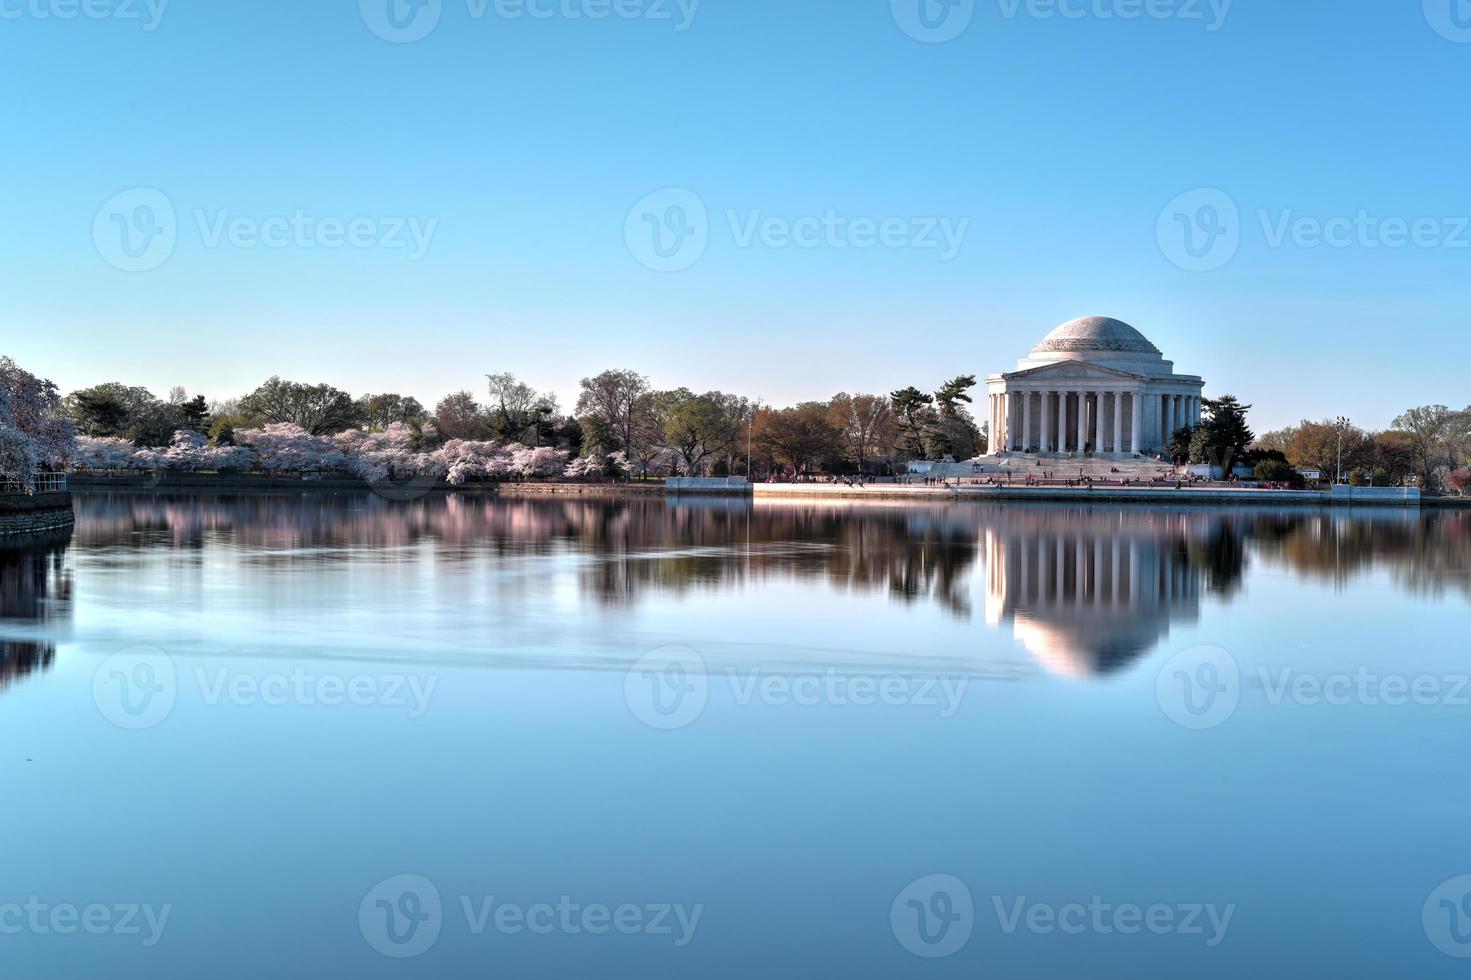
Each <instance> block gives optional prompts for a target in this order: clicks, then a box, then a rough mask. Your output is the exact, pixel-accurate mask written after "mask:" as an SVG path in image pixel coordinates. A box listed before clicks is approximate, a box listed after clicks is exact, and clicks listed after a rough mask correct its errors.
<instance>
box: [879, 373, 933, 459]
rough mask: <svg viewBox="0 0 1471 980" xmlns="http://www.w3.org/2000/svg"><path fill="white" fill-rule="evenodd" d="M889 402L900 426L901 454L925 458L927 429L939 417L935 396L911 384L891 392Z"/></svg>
mask: <svg viewBox="0 0 1471 980" xmlns="http://www.w3.org/2000/svg"><path fill="white" fill-rule="evenodd" d="M889 404H890V405H891V406H893V409H894V420H895V424H896V426H897V428H898V433H899V444H898V446H897V448H898V450H899V454H900V455H901V456H904V457H906V458H908V459H923V458H924V457H925V447H924V435H925V430H926V429H928V428H930V426H932V425H934V423H935V421H936V420H937V418H938V416H937V415H936V412H935V409H934V404H935V399H934V396H933V395H927V394H925V393H924V392H922V391H920V390H919V389H918V388H916V387H914V386H913V385H911V386H909V387H908V388H901V389H899V390H898V391H895V392H893V393H891V394H890V395H889Z"/></svg>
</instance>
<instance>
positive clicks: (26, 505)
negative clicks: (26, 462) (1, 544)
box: [0, 493, 76, 537]
mask: <svg viewBox="0 0 1471 980" xmlns="http://www.w3.org/2000/svg"><path fill="white" fill-rule="evenodd" d="M75 521H76V519H75V517H73V515H72V497H71V494H69V493H38V494H35V495H27V494H23V493H20V494H8V493H7V494H0V537H9V536H11V535H17V534H39V533H42V532H44V531H55V530H59V529H61V528H68V527H71V526H72V524H74V523H75Z"/></svg>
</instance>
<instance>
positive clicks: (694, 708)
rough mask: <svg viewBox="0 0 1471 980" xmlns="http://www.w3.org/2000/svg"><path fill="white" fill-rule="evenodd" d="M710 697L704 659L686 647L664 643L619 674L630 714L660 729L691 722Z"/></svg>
mask: <svg viewBox="0 0 1471 980" xmlns="http://www.w3.org/2000/svg"><path fill="white" fill-rule="evenodd" d="M709 697H710V679H709V676H708V674H707V672H706V670H705V661H704V660H702V659H701V658H700V655H699V654H697V653H695V651H693V650H691V649H690V648H689V647H681V646H667V647H660V648H659V649H657V650H651V651H649V652H648V653H646V654H644V655H643V656H642V657H639V658H638V660H636V661H635V662H634V664H633V666H631V667H629V668H628V673H627V674H625V675H624V677H623V700H624V701H625V702H627V704H628V709H629V710H630V711H632V712H633V714H634V717H636V718H637V719H638V720H639V721H641V722H643V723H644V724H645V725H648V726H649V727H650V728H657V729H659V730H660V731H673V730H675V729H677V728H685V727H688V726H689V725H692V724H694V722H695V720H696V719H697V718H699V717H700V715H701V713H703V712H704V710H705V702H706V701H707V700H709Z"/></svg>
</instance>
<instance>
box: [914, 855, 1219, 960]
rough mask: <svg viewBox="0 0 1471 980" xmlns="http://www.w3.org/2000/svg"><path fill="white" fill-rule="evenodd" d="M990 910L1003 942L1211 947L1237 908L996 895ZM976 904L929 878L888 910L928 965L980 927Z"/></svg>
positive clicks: (942, 877) (941, 879)
mask: <svg viewBox="0 0 1471 980" xmlns="http://www.w3.org/2000/svg"><path fill="white" fill-rule="evenodd" d="M990 898H991V902H990V904H991V908H992V910H993V911H994V913H995V916H996V925H997V928H998V929H999V931H1000V933H1001V934H1002V935H1003V936H1013V935H1016V934H1018V933H1029V934H1032V935H1038V936H1050V935H1063V936H1080V935H1085V934H1092V935H1099V936H1111V935H1120V936H1134V935H1142V934H1148V935H1154V936H1194V937H1199V938H1200V940H1201V942H1202V943H1203V944H1204V945H1205V946H1206V947H1208V948H1214V947H1216V946H1219V945H1220V944H1221V943H1222V942H1223V941H1224V940H1225V938H1226V931H1227V929H1229V928H1230V925H1231V918H1232V916H1233V915H1235V913H1236V906H1235V905H1234V904H1227V905H1217V904H1213V903H1206V902H1149V903H1138V902H1114V901H1108V900H1105V899H1104V897H1103V896H1101V895H1093V896H1090V897H1089V898H1088V899H1087V900H1086V901H1070V902H1061V903H1053V902H1040V901H1036V900H1034V899H1031V898H1029V897H1028V896H1025V895H1015V896H1002V895H992V896H990ZM976 916H977V913H976V904H975V901H974V899H973V897H972V896H971V892H970V888H969V887H967V885H966V884H965V882H964V881H962V880H961V879H959V878H957V877H955V876H954V875H947V874H931V875H925V876H924V877H922V878H917V879H915V880H914V881H912V882H910V883H909V884H908V885H905V886H904V888H903V889H901V890H900V891H899V893H898V895H896V896H895V897H894V900H893V902H892V903H891V904H890V906H889V927H890V929H891V930H892V931H893V933H894V938H895V939H897V940H898V941H899V945H901V946H903V947H904V948H905V949H907V950H909V952H911V953H913V954H914V955H916V956H921V957H924V958H926V959H935V958H939V957H945V956H951V955H953V954H955V953H957V952H959V951H960V950H961V949H962V948H964V947H965V945H966V943H968V942H969V941H970V938H971V934H972V933H973V932H974V931H975V929H976V925H977V923H976Z"/></svg>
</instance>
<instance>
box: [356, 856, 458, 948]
mask: <svg viewBox="0 0 1471 980" xmlns="http://www.w3.org/2000/svg"><path fill="white" fill-rule="evenodd" d="M443 928H444V906H443V903H442V902H441V901H440V897H439V889H438V888H436V887H434V882H432V881H430V880H429V879H428V878H425V877H423V876H422V875H395V876H394V877H392V878H388V879H385V880H384V881H380V882H379V883H378V884H376V885H374V886H373V888H372V890H371V891H369V892H368V894H366V895H364V896H363V900H362V902H361V903H360V904H359V905H358V929H359V931H360V932H362V934H363V938H364V939H365V940H367V942H368V945H369V946H371V947H373V949H375V950H377V951H378V952H379V953H382V954H383V955H384V956H388V957H392V958H393V959H398V960H402V959H411V958H413V957H415V956H422V955H423V954H424V953H426V952H428V951H429V949H430V948H431V947H432V946H433V945H434V944H435V943H436V942H438V941H439V933H440V930H441V929H443Z"/></svg>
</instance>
